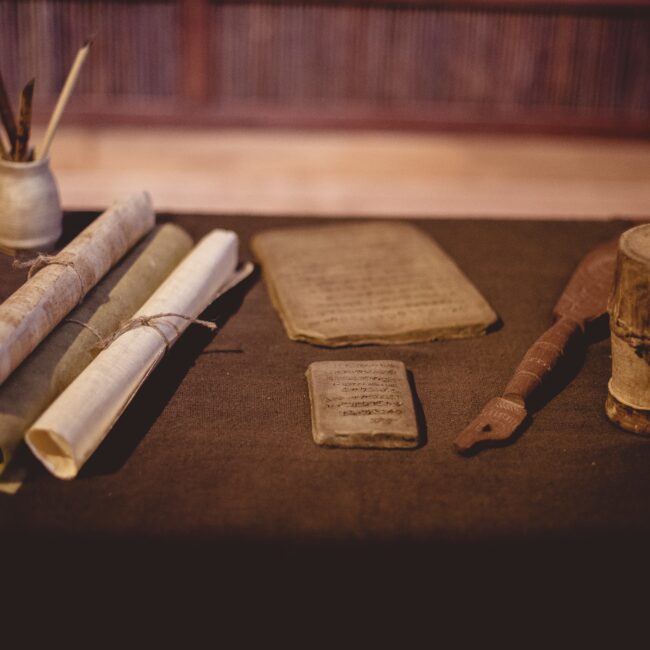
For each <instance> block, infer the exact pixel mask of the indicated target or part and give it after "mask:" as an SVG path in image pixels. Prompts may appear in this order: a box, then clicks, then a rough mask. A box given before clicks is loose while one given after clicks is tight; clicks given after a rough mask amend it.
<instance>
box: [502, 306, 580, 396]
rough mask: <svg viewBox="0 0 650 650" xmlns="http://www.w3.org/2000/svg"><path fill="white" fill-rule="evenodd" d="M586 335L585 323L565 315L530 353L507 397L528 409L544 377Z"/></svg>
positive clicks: (510, 383)
mask: <svg viewBox="0 0 650 650" xmlns="http://www.w3.org/2000/svg"><path fill="white" fill-rule="evenodd" d="M582 332H583V324H582V323H580V322H578V321H577V320H574V319H573V318H568V317H566V316H563V317H562V318H560V319H559V320H558V321H556V322H555V324H554V325H553V326H552V327H551V328H550V329H548V330H546V332H544V334H542V335H541V336H540V337H539V338H538V339H537V341H535V343H533V345H532V346H531V347H530V348H529V350H528V352H526V355H525V356H524V358H523V359H522V361H521V363H520V364H519V365H518V366H517V369H516V370H515V374H514V375H513V376H512V379H511V380H510V382H509V383H508V385H507V386H506V389H505V391H504V394H503V397H505V398H507V399H510V400H512V401H515V402H518V403H521V405H522V406H524V405H525V404H526V401H527V400H528V398H529V397H530V396H531V395H532V394H533V392H534V391H535V390H537V388H538V387H539V386H540V385H541V384H542V382H543V381H544V378H545V377H546V376H547V375H549V374H550V373H551V372H552V371H553V369H554V368H555V366H557V364H558V362H559V361H560V359H561V358H562V357H563V356H564V354H565V352H566V350H567V348H568V347H569V345H570V344H571V342H572V341H573V339H575V338H578V337H579V336H580V335H581V334H582Z"/></svg>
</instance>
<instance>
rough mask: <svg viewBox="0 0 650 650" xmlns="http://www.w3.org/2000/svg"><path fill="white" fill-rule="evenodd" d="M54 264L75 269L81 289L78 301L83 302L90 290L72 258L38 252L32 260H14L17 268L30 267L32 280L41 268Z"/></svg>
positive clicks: (29, 274) (28, 273)
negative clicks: (67, 258) (87, 288)
mask: <svg viewBox="0 0 650 650" xmlns="http://www.w3.org/2000/svg"><path fill="white" fill-rule="evenodd" d="M53 264H57V265H59V266H66V267H68V268H71V269H72V270H73V271H74V274H75V276H76V277H77V281H78V282H79V289H80V294H79V301H78V302H79V303H81V302H82V301H83V299H84V296H85V295H86V294H87V293H88V291H86V287H85V285H84V281H83V278H82V277H81V275H80V273H79V271H77V268H76V267H75V265H74V262H73V261H72V260H66V259H63V257H62V256H60V255H45V254H43V253H38V254H37V255H36V257H34V258H32V259H31V260H23V261H21V260H14V262H13V267H14V268H15V269H29V270H28V271H27V279H28V280H31V278H32V276H34V275H35V274H36V273H38V272H39V271H40V270H41V269H44V268H45V267H46V266H50V265H53Z"/></svg>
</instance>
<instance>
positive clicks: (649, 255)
mask: <svg viewBox="0 0 650 650" xmlns="http://www.w3.org/2000/svg"><path fill="white" fill-rule="evenodd" d="M643 231H645V232H643ZM639 234H641V235H642V236H643V243H644V244H645V246H644V245H643V244H641V245H635V243H636V244H638V242H635V241H634V238H635V237H636V236H638V235H639ZM624 245H625V253H626V254H627V255H629V256H630V257H632V258H634V259H635V260H636V261H637V262H642V263H645V264H647V263H648V262H650V223H644V224H641V225H640V226H635V227H634V228H630V229H629V230H626V231H625V232H624V233H623V234H622V235H621V240H620V243H619V248H623V246H624Z"/></svg>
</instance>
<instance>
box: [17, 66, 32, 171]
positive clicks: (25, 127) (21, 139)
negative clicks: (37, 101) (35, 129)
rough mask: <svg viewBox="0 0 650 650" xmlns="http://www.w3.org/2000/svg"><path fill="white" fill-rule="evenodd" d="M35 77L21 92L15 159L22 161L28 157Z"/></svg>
mask: <svg viewBox="0 0 650 650" xmlns="http://www.w3.org/2000/svg"><path fill="white" fill-rule="evenodd" d="M34 81H35V80H34V79H32V80H31V81H29V82H28V83H27V85H26V86H25V88H23V92H22V93H21V94H20V107H19V110H18V131H17V132H16V146H15V148H14V152H13V153H14V160H16V161H19V162H20V161H22V160H27V158H28V148H27V145H28V144H29V132H30V129H31V124H32V98H33V96H34Z"/></svg>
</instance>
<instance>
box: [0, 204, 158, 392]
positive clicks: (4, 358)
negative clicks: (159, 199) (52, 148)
mask: <svg viewBox="0 0 650 650" xmlns="http://www.w3.org/2000/svg"><path fill="white" fill-rule="evenodd" d="M154 223H155V215H154V212H153V207H152V205H151V199H150V197H149V195H148V194H147V193H146V192H141V193H139V194H134V195H133V196H131V197H130V198H129V199H127V200H126V201H124V202H122V203H118V204H116V205H114V206H113V207H111V208H109V209H108V210H106V212H104V214H102V215H101V216H100V217H98V218H97V219H96V220H95V221H93V223H91V224H90V226H88V228H86V229H85V230H84V231H83V232H82V233H81V234H80V235H79V236H77V237H75V239H73V240H72V241H71V242H70V243H69V244H68V245H67V246H66V247H65V248H64V249H63V250H62V251H61V252H60V253H59V254H58V255H56V258H55V259H56V261H57V263H51V262H50V263H49V264H47V265H46V266H44V267H43V268H42V269H41V270H40V271H38V273H35V274H34V275H33V276H32V277H31V278H30V279H29V280H27V282H25V284H24V285H23V286H22V287H20V288H19V289H18V290H16V291H15V292H14V293H13V294H12V295H11V296H9V297H8V298H7V299H6V300H5V301H4V303H2V305H0V384H2V382H4V380H5V379H6V378H7V377H8V376H9V374H10V373H11V372H12V371H13V370H14V369H15V368H17V367H18V365H19V364H20V363H21V362H22V361H23V360H24V359H25V357H27V355H28V354H29V353H30V352H31V351H32V350H33V349H34V348H35V347H36V346H37V345H38V344H39V343H40V342H41V341H42V340H43V339H44V338H45V337H46V336H47V335H48V334H49V333H50V332H51V331H52V330H53V329H54V328H55V327H56V325H58V323H60V322H61V320H63V318H64V317H65V315H66V314H68V313H69V312H70V311H71V310H72V309H73V308H74V307H75V306H76V305H78V304H79V303H80V302H81V300H83V297H84V296H85V294H86V293H88V291H90V290H91V289H92V288H93V287H94V286H95V285H96V284H97V282H98V281H99V280H100V279H101V278H102V277H103V276H104V275H106V273H107V272H108V271H109V270H110V269H111V267H112V266H114V265H115V264H116V263H117V261H118V260H119V259H120V258H121V257H123V256H124V254H125V253H126V252H127V251H128V250H129V249H131V248H132V247H133V246H134V245H135V244H136V242H137V241H138V240H140V239H141V238H142V237H143V236H144V235H145V234H146V233H147V232H149V231H150V230H151V229H152V228H153V226H154Z"/></svg>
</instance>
